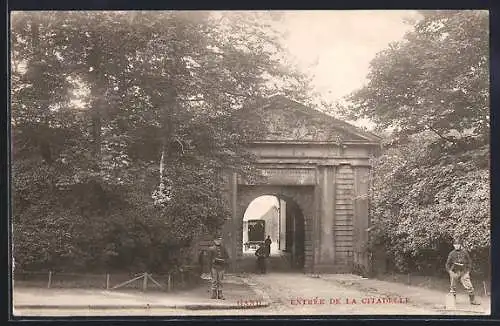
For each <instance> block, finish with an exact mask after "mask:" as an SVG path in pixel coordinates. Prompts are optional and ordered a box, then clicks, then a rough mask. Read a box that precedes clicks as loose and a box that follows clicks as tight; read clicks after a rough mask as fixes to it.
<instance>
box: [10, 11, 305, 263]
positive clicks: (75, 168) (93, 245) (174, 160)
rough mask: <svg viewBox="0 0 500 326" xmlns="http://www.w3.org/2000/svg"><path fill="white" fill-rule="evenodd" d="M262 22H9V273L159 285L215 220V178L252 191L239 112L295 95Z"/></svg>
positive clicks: (299, 85)
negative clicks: (12, 265)
mask: <svg viewBox="0 0 500 326" xmlns="http://www.w3.org/2000/svg"><path fill="white" fill-rule="evenodd" d="M267 18H268V17H266V16H265V14H260V13H259V14H258V13H256V14H237V13H235V14H229V15H228V14H218V15H215V14H209V13H206V12H189V13H187V12H175V13H174V12H127V13H125V12H57V13H55V12H43V13H21V12H18V13H15V14H13V15H12V28H11V31H12V34H11V40H12V43H11V48H12V51H11V59H12V76H11V82H12V84H11V85H12V96H11V97H12V154H13V165H12V197H13V198H12V200H13V228H14V238H13V239H14V255H15V259H16V268H19V269H43V268H51V269H53V270H54V269H59V270H75V269H79V268H85V269H86V270H91V269H95V270H99V269H100V270H102V269H107V270H110V269H121V270H124V269H130V270H136V271H137V270H144V269H147V270H151V271H153V270H161V271H165V270H166V269H170V268H173V267H175V266H176V265H179V264H182V263H183V262H182V260H183V259H189V257H185V255H183V250H185V249H186V248H188V247H189V246H190V245H191V242H192V241H193V239H195V238H196V237H197V236H198V235H200V234H203V233H206V232H213V231H214V230H216V229H217V228H219V227H220V225H221V223H222V222H223V220H224V218H225V217H227V214H228V208H227V204H226V202H225V201H224V198H223V193H222V191H223V189H224V188H223V185H224V182H225V179H224V173H222V172H223V171H236V172H238V173H240V174H241V175H243V176H244V177H248V178H251V177H254V176H255V173H254V172H255V171H253V170H252V168H251V166H252V165H251V164H250V163H251V162H252V160H253V158H252V157H251V156H249V155H248V154H247V153H246V152H245V151H244V149H243V147H242V145H243V144H244V143H245V141H246V140H247V139H249V137H252V135H253V133H256V132H259V130H258V128H253V129H251V130H249V129H243V128H240V125H241V123H240V122H241V120H242V119H244V117H242V115H241V114H239V113H238V112H239V109H240V108H242V107H244V105H245V104H248V103H255V101H259V99H260V98H262V97H263V96H267V95H269V94H271V93H274V92H276V91H277V90H282V91H283V92H294V94H295V95H296V96H300V94H303V92H304V90H305V87H304V80H303V79H302V78H301V76H300V75H298V74H297V73H295V72H294V71H292V70H291V69H287V68H285V67H284V66H283V65H282V64H281V61H280V60H281V58H280V56H279V53H281V49H280V48H279V46H278V45H277V44H278V42H276V37H277V35H274V34H272V33H270V30H269V28H268V26H267V25H266V21H267V20H266V19H267Z"/></svg>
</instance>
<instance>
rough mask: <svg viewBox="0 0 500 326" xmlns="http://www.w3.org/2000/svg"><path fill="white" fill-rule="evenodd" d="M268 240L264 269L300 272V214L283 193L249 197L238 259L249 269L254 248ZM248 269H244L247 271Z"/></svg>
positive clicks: (302, 255) (302, 233) (302, 253)
mask: <svg viewBox="0 0 500 326" xmlns="http://www.w3.org/2000/svg"><path fill="white" fill-rule="evenodd" d="M267 238H269V239H270V240H271V246H270V255H269V257H268V259H267V270H268V272H273V271H280V272H285V271H302V270H303V269H304V262H305V259H304V258H305V250H304V249H305V246H304V243H305V227H304V215H303V214H302V211H301V209H300V207H299V205H298V204H297V203H295V202H294V200H293V199H292V198H290V197H287V196H284V195H276V194H273V195H264V196H260V197H258V198H255V199H254V200H252V202H251V203H250V204H249V205H248V207H247V208H246V210H245V213H244V215H243V232H242V251H243V252H242V260H247V262H246V264H245V265H246V266H245V267H246V268H245V269H250V270H251V269H253V268H252V265H254V264H252V263H249V262H248V261H254V262H255V260H256V258H255V251H256V250H257V249H258V248H259V246H261V245H264V241H265V240H266V239H267ZM250 270H248V271H250Z"/></svg>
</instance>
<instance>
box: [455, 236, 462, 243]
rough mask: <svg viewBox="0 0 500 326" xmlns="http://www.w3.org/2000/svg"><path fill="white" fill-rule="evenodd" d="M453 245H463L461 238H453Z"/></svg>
mask: <svg viewBox="0 0 500 326" xmlns="http://www.w3.org/2000/svg"><path fill="white" fill-rule="evenodd" d="M453 243H454V244H462V243H463V239H462V237H460V236H455V237H453Z"/></svg>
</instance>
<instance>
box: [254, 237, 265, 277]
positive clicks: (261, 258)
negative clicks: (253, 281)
mask: <svg viewBox="0 0 500 326" xmlns="http://www.w3.org/2000/svg"><path fill="white" fill-rule="evenodd" d="M266 254H267V253H266V246H265V245H264V244H261V245H260V246H259V248H258V249H257V250H256V251H255V256H257V272H259V273H261V274H265V273H266Z"/></svg>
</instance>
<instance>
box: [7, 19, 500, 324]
mask: <svg viewBox="0 0 500 326" xmlns="http://www.w3.org/2000/svg"><path fill="white" fill-rule="evenodd" d="M489 37H490V35H489V12H488V11H487V10H315V11H312V10H296V11H285V10H260V11H256V10H255V11H250V10H249V11H218V10H213V11H174V10H170V11H169V10H162V11H12V12H10V44H9V47H10V97H11V101H10V118H11V120H10V126H11V139H10V141H11V155H10V156H11V168H10V169H11V191H10V194H11V198H10V201H11V205H12V208H11V233H10V240H11V241H10V245H11V254H12V257H11V258H12V259H11V265H10V267H11V275H12V280H11V285H12V291H11V295H12V307H11V311H12V316H13V317H16V318H17V317H28V316H37V317H41V316H45V317H52V316H59V317H60V316H72V317H78V316H167V317H168V318H172V317H179V316H241V315H246V316H281V317H290V316H295V315H296V316H319V315H321V316H325V315H326V316H341V315H342V316H345V315H348V316H349V315H360V316H377V315H380V316H386V315H399V316H401V315H403V316H406V315H411V316H418V315H426V316H428V315H436V316H444V315H446V316H463V315H472V316H485V315H486V316H489V315H490V314H491V311H490V307H491V300H490V294H491V278H492V276H491V256H490V246H491V244H490V240H491V236H490V216H491V214H490V104H489V103H490V98H489V97H490V92H489V89H490V84H489V77H490V71H489V61H490V60H489V50H490V49H489Z"/></svg>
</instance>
